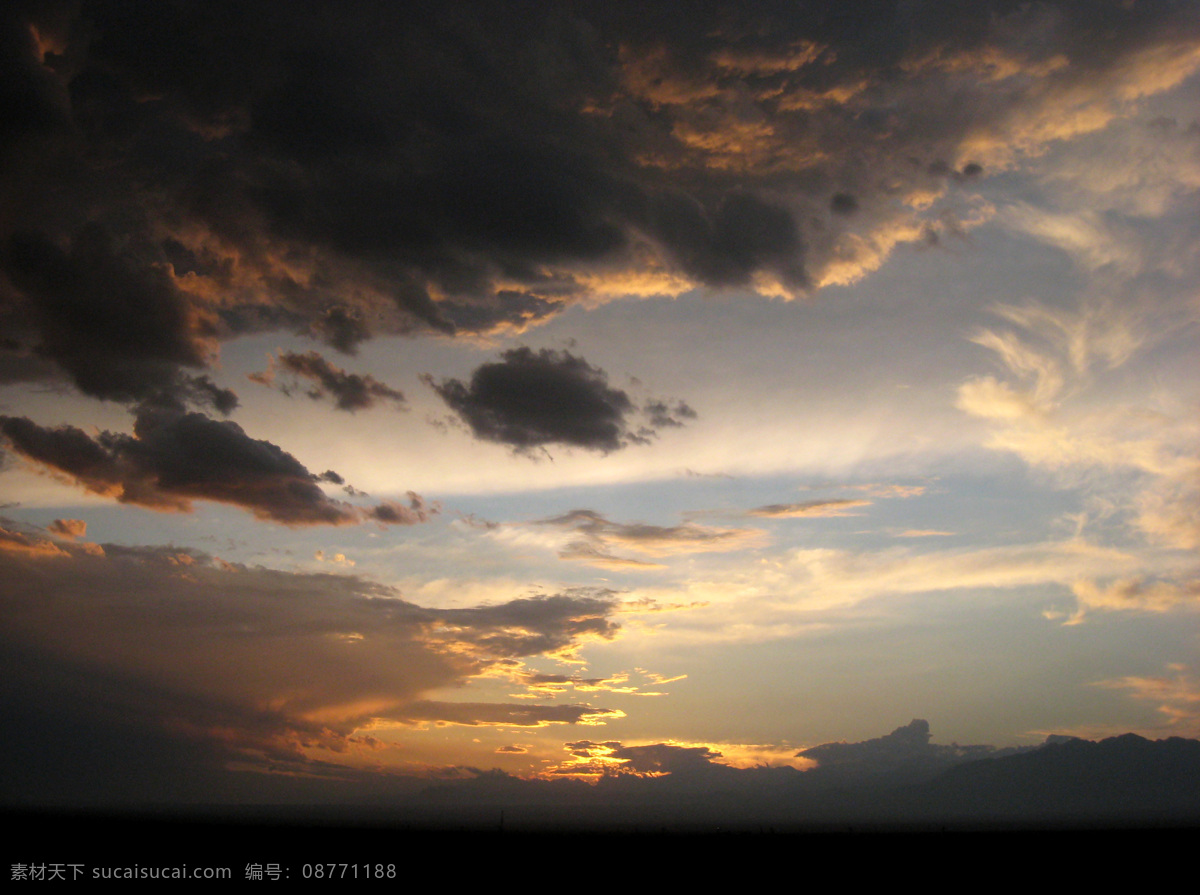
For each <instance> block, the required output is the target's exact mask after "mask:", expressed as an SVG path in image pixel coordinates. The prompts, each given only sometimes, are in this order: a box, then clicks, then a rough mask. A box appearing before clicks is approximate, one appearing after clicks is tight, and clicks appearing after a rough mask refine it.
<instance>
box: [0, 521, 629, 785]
mask: <svg viewBox="0 0 1200 895" xmlns="http://www.w3.org/2000/svg"><path fill="white" fill-rule="evenodd" d="M44 534H45V533H44V532H41V531H36V530H22V529H21V528H19V527H18V526H16V525H14V524H12V523H9V522H8V521H7V520H0V582H2V585H0V589H2V591H3V594H4V601H3V612H2V613H0V655H3V657H4V658H5V659H6V660H12V661H11V663H10V662H8V661H6V663H5V666H6V668H9V667H11V669H12V673H11V674H6V675H5V676H4V681H3V683H2V684H0V703H2V704H3V705H4V707H5V717H7V718H10V719H11V718H14V717H19V718H22V719H26V720H29V721H30V725H29V726H28V727H26V726H24V725H23V726H22V729H21V731H20V733H18V732H17V731H15V730H10V731H9V735H6V737H5V738H4V739H5V748H4V750H3V751H4V755H5V757H12V755H13V754H14V753H17V754H27V755H28V756H30V757H36V756H38V755H43V757H42V758H38V759H37V761H36V762H33V763H32V765H33V766H35V767H36V768H37V769H38V770H36V771H30V770H29V766H25V765H23V766H22V767H21V769H20V770H19V771H17V770H14V769H13V768H9V769H8V771H7V772H6V773H5V774H4V775H3V776H4V778H5V787H4V788H5V793H6V795H9V796H13V797H19V798H20V799H21V800H26V801H27V800H30V799H35V800H36V799H37V798H39V797H40V795H39V794H40V793H41V792H43V790H41V789H40V787H42V786H44V785H46V783H47V781H50V780H52V778H53V773H54V770H55V769H54V768H53V767H47V762H46V761H45V759H44V753H43V750H47V749H49V750H50V754H54V755H63V754H64V752H65V751H66V750H64V749H62V748H60V746H61V745H62V744H61V743H58V742H55V741H53V739H46V740H39V739H38V738H39V737H43V736H44V737H51V738H52V737H54V736H61V735H64V734H65V733H66V732H67V731H71V730H74V731H76V733H77V734H78V735H79V736H82V735H83V731H91V732H96V731H100V732H115V731H116V730H118V729H121V730H124V731H125V733H126V734H127V735H128V734H131V733H133V732H134V731H135V730H136V731H137V732H138V733H140V734H141V735H142V736H140V737H139V740H138V741H139V742H141V743H142V744H143V746H144V749H143V750H141V751H138V750H129V749H122V748H120V745H119V743H118V742H117V738H116V737H115V736H114V737H113V738H112V739H111V740H110V738H109V737H108V736H107V734H106V733H105V734H104V735H101V736H100V737H99V739H92V738H91V736H90V735H89V739H88V742H89V763H92V762H94V763H96V766H97V767H101V768H104V769H106V770H109V771H111V772H112V773H113V774H117V775H118V777H119V779H120V780H122V781H123V782H122V783H121V784H120V785H113V784H112V782H111V781H112V779H113V777H112V775H111V774H109V775H108V776H102V775H99V774H97V775H90V776H89V775H80V774H74V775H73V776H72V778H71V779H77V780H78V781H79V783H80V785H81V786H82V787H83V788H82V789H81V790H79V791H78V792H77V793H75V795H76V796H77V797H78V798H80V799H85V800H86V799H87V798H88V797H89V795H92V794H94V793H95V792H96V791H103V793H104V797H105V798H106V799H110V800H111V799H118V800H122V801H126V800H128V801H135V800H137V799H145V798H148V797H149V792H150V790H148V789H146V788H143V787H141V786H140V784H139V783H138V781H139V780H141V779H142V777H141V776H140V774H139V773H137V772H136V769H137V768H140V767H142V766H143V762H147V763H149V764H150V765H151V766H157V763H158V762H159V760H166V758H167V757H170V759H171V761H172V762H178V763H176V764H174V765H173V766H174V769H175V771H176V772H177V773H184V772H185V771H189V770H190V771H191V772H193V773H197V772H199V771H200V770H201V769H202V768H211V767H215V766H219V765H220V764H221V763H223V762H227V761H230V760H235V761H238V762H241V763H247V762H249V763H250V765H251V766H254V767H259V768H262V769H263V770H266V769H268V768H274V769H276V770H282V769H290V770H294V771H297V772H301V773H303V774H305V775H307V774H310V773H317V772H322V773H326V772H328V771H329V768H328V767H324V768H323V766H322V762H321V761H320V760H319V758H318V757H314V753H316V754H317V755H318V756H319V755H320V754H324V755H326V756H330V754H331V753H336V754H345V753H347V752H354V751H357V750H360V749H361V750H369V749H373V748H376V746H375V745H372V744H371V743H369V742H367V739H368V738H364V737H360V736H355V735H354V730H355V729H356V728H357V727H359V726H361V725H363V724H365V723H367V722H369V721H371V719H374V718H381V719H384V720H388V721H391V722H393V723H402V722H411V721H416V720H428V721H443V722H449V723H464V724H504V725H514V726H540V725H542V724H547V723H568V724H570V723H595V722H597V721H603V720H604V719H606V718H614V717H619V716H620V713H619V712H616V711H614V710H611V709H606V708H602V707H589V706H581V705H571V706H566V705H564V706H539V705H528V704H525V705H510V704H486V703H483V704H478V703H477V704H457V703H438V702H431V701H429V700H428V698H427V697H428V694H429V693H431V692H433V691H436V690H439V689H441V688H445V687H453V686H457V685H461V684H462V683H464V682H465V681H467V680H468V679H470V678H471V677H473V676H475V675H477V674H480V673H483V672H485V671H487V670H488V669H489V668H491V667H493V666H494V665H498V664H503V663H505V662H509V661H511V660H510V659H509V658H508V653H509V647H510V646H511V645H512V644H511V641H510V640H507V639H505V640H504V641H503V643H504V648H503V649H502V650H501V651H500V652H495V651H491V650H490V649H489V647H488V644H490V643H493V642H495V640H494V638H495V637H496V636H497V635H505V634H506V633H507V629H508V628H509V627H511V626H513V625H520V626H522V628H523V630H525V631H526V633H527V634H528V635H529V636H528V638H527V639H526V641H525V645H526V646H527V647H529V648H534V649H536V648H537V645H538V644H539V643H543V642H545V643H551V644H553V645H555V646H556V647H558V648H563V647H568V646H570V645H571V643H572V642H575V641H576V640H578V639H579V638H584V637H586V636H588V635H589V634H590V633H591V627H589V626H587V625H583V626H577V627H575V628H572V627H571V625H570V624H564V620H565V619H569V618H592V617H596V616H598V615H602V614H605V613H608V612H612V611H614V610H615V604H614V603H613V602H612V601H611V600H601V599H597V598H595V597H594V596H591V595H581V596H579V597H578V598H576V597H573V596H571V595H569V594H560V595H555V596H554V597H552V598H547V599H546V600H544V601H529V600H516V601H512V602H511V603H501V604H497V605H494V606H488V607H480V608H479V609H478V610H459V611H455V612H450V613H446V612H443V611H442V610H437V609H427V608H424V607H420V606H416V605H414V604H412V603H409V602H406V601H405V600H403V599H400V595H399V594H398V593H397V592H396V591H395V590H393V589H392V588H389V587H385V586H383V585H379V584H376V583H374V582H371V581H369V580H367V579H363V578H360V577H356V576H346V575H325V574H307V573H290V572H278V571H272V570H268V569H263V568H252V567H245V566H241V565H236V564H232V563H227V562H222V561H220V560H218V559H215V558H212V557H209V556H207V555H205V554H203V553H200V552H197V551H182V550H177V549H174V548H149V547H121V546H117V545H111V544H108V545H104V548H103V551H101V552H96V551H92V550H89V549H87V546H86V545H77V544H75V543H73V542H71V541H60V542H59V543H58V544H57V545H55V544H53V543H51V542H50V540H49V539H48V538H46V537H45V536H44ZM47 593H52V594H53V595H54V598H53V599H52V600H49V601H48V600H47V599H46V595H47ZM572 606H573V608H572ZM573 631H574V632H575V633H572V632H573ZM539 634H541V635H545V636H544V639H539V637H538V635H539ZM522 655H528V653H522ZM18 660H20V661H18ZM30 694H36V695H37V697H39V698H42V697H44V698H47V699H53V700H54V701H53V702H52V703H49V704H52V705H54V706H55V710H54V712H50V711H48V710H47V708H46V705H41V704H39V703H38V702H37V700H36V699H35V698H33V697H31V696H30ZM376 745H377V744H376ZM182 753H186V755H185V754H182ZM75 758H77V755H76V756H75ZM72 761H74V759H72ZM61 770H62V771H65V772H71V771H72V770H73V769H71V768H66V769H61ZM341 770H345V769H344V768H341ZM347 773H349V772H348V771H347ZM39 774H41V775H43V777H44V778H45V779H42V778H41V777H39V776H38V775H39ZM155 779H156V780H157V777H156V778H155ZM153 785H154V784H153V783H151V784H147V786H153ZM179 788H180V787H179V784H178V783H176V784H174V785H172V786H170V787H168V789H166V790H164V791H165V792H172V793H173V792H175V791H176V790H177V789H179ZM182 788H183V789H186V788H187V787H182ZM53 791H55V792H57V791H59V789H58V788H54V790H53ZM234 791H236V790H234ZM197 795H198V793H193V795H192V796H191V797H196V796H197Z"/></svg>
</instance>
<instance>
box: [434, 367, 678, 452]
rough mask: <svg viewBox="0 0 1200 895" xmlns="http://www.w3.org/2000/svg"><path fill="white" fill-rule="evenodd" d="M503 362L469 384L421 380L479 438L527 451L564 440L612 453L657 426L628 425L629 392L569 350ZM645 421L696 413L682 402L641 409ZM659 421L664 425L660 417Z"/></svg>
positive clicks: (631, 413) (670, 421) (632, 410)
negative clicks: (645, 414)
mask: <svg viewBox="0 0 1200 895" xmlns="http://www.w3.org/2000/svg"><path fill="white" fill-rule="evenodd" d="M501 358H502V359H501V360H500V361H498V362H494V363H488V364H483V365H482V366H480V367H477V368H476V369H475V372H474V373H472V374H471V381H470V384H467V383H464V382H462V381H461V380H458V379H443V380H442V381H441V382H440V383H437V382H434V381H433V379H432V378H431V377H425V382H426V383H427V384H428V385H429V386H430V387H431V388H433V389H434V391H436V392H437V393H438V395H440V396H441V398H442V400H443V401H445V402H446V404H447V405H449V407H450V408H451V409H452V410H454V411H455V412H456V413H457V414H458V415H459V416H460V417H462V419H463V421H464V422H466V423H467V425H468V426H470V427H471V431H472V432H473V433H474V434H475V436H476V437H477V438H482V439H485V440H487V441H498V442H502V443H504V444H509V445H512V446H513V447H515V448H517V449H518V450H524V451H528V450H531V449H533V448H538V447H544V446H545V445H548V444H565V445H574V446H576V447H583V448H588V449H589V450H597V451H604V452H608V451H615V450H618V449H619V448H622V447H625V446H626V445H628V444H631V443H645V442H646V441H647V440H648V439H649V438H650V437H651V436H653V435H654V434H656V433H655V431H654V430H653V429H647V428H645V427H639V428H637V429H634V428H633V426H634V423H635V419H634V418H635V415H636V413H637V410H638V408H637V407H636V406H635V404H634V403H633V401H632V399H630V397H629V395H628V394H626V393H625V392H624V391H622V390H621V389H617V388H613V387H611V386H610V385H609V384H608V375H607V374H606V373H605V372H604V371H603V370H601V369H600V368H599V367H593V366H592V365H591V364H589V363H588V362H587V361H585V360H584V359H583V358H581V357H576V356H575V355H573V354H571V353H570V352H569V351H554V350H551V349H548V348H543V349H542V350H540V351H538V352H534V351H533V350H531V349H529V348H524V347H522V348H513V349H511V350H509V351H505V352H504V353H503V354H502V355H501ZM646 412H647V413H648V415H649V416H650V419H651V422H655V421H657V424H658V425H660V426H661V425H672V426H678V425H682V423H681V422H679V417H684V418H692V417H694V416H695V411H693V410H692V409H691V408H690V407H688V406H687V405H686V404H683V403H682V402H680V403H678V404H677V405H676V407H675V408H673V409H672V408H669V407H668V406H667V405H666V404H664V403H663V402H661V401H651V402H650V404H648V405H647V407H646ZM664 421H665V422H664Z"/></svg>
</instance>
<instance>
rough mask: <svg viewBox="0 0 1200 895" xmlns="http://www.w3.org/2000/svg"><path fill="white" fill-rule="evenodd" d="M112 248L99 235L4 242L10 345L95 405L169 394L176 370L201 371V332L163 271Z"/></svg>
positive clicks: (22, 236)
mask: <svg viewBox="0 0 1200 895" xmlns="http://www.w3.org/2000/svg"><path fill="white" fill-rule="evenodd" d="M149 249H150V251H149V254H151V257H145V256H144V254H143V256H142V257H138V255H139V252H144V251H145V250H147V247H145V246H126V247H124V248H122V247H119V246H118V245H117V244H116V241H115V240H114V238H113V236H112V234H111V233H109V232H108V231H107V230H106V229H105V228H103V227H101V226H99V225H89V226H87V227H84V228H83V229H82V230H80V231H79V232H78V233H76V234H75V235H74V237H73V238H72V239H71V240H70V243H69V247H68V248H67V249H65V250H64V249H62V248H60V247H59V246H58V245H56V244H55V243H54V242H52V241H51V240H50V239H49V238H47V237H46V236H45V235H44V234H42V233H38V232H18V233H14V234H12V235H11V236H9V237H8V241H7V245H6V246H5V247H4V252H3V256H2V263H3V270H4V273H5V274H6V275H7V276H8V278H9V279H10V280H11V281H12V283H13V284H14V285H15V286H16V288H17V290H19V292H20V293H21V295H22V299H23V300H21V301H20V302H19V303H15V302H14V304H15V307H12V308H10V309H7V310H9V316H10V318H11V325H12V327H13V328H12V329H11V330H10V332H11V333H12V334H13V335H14V336H15V337H16V338H17V339H24V338H29V339H30V340H32V346H31V347H32V348H33V349H34V350H35V351H36V352H37V353H38V354H39V355H40V356H42V357H45V358H48V359H51V360H53V361H54V362H55V363H56V364H58V365H59V366H60V367H61V368H62V369H63V370H64V371H65V372H66V373H67V375H68V376H69V377H70V378H71V381H72V382H74V383H75V385H77V386H78V387H79V389H80V390H81V391H82V392H84V394H87V395H91V396H92V397H96V398H109V399H115V400H134V399H140V398H145V397H148V396H149V395H150V394H151V393H152V392H154V391H156V390H159V389H162V388H164V387H170V386H172V385H174V384H175V382H176V380H177V378H178V375H179V369H180V368H181V367H193V368H199V367H203V366H204V365H205V363H206V362H207V355H208V348H207V347H206V344H205V337H206V336H211V335H212V333H211V332H208V333H206V332H205V326H204V325H203V323H202V322H200V321H198V320H197V312H196V310H195V309H194V308H193V307H192V306H191V303H190V301H189V300H188V298H187V296H186V295H184V294H183V293H182V292H181V291H180V290H179V289H178V288H176V286H175V283H174V281H173V279H172V277H171V275H170V272H169V269H168V268H167V267H166V265H165V264H164V263H161V261H159V260H158V259H155V258H153V257H152V256H153V247H149Z"/></svg>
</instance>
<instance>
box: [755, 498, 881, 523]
mask: <svg viewBox="0 0 1200 895" xmlns="http://www.w3.org/2000/svg"><path fill="white" fill-rule="evenodd" d="M870 505H871V501H869V500H850V499H843V500H806V501H803V502H802V503H772V504H768V505H767V506H764V507H756V508H755V509H753V510H747V511H746V515H748V516H759V517H762V518H765V519H803V518H808V517H812V516H857V515H859V514H858V513H851V512H849V511H850V510H852V509H855V508H857V507H869V506H870Z"/></svg>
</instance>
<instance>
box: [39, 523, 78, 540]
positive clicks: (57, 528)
mask: <svg viewBox="0 0 1200 895" xmlns="http://www.w3.org/2000/svg"><path fill="white" fill-rule="evenodd" d="M46 530H47V531H48V532H50V533H51V534H53V535H57V536H58V537H60V538H67V539H68V540H72V541H73V540H75V539H76V538H82V537H83V536H84V535H86V534H87V523H86V522H84V521H83V520H82V519H55V520H54V521H53V522H51V523H50V527H49V528H47V529H46Z"/></svg>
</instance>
